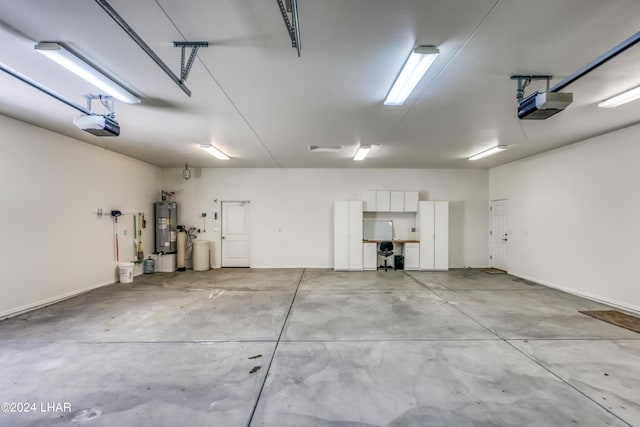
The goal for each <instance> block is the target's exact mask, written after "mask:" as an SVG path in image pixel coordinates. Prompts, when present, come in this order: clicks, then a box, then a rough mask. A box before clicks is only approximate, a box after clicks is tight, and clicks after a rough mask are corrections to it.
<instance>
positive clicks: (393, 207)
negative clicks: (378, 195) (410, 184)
mask: <svg viewBox="0 0 640 427" xmlns="http://www.w3.org/2000/svg"><path fill="white" fill-rule="evenodd" d="M389 211H391V212H404V191H391V192H390V197H389Z"/></svg>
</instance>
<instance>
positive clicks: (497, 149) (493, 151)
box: [469, 145, 509, 160]
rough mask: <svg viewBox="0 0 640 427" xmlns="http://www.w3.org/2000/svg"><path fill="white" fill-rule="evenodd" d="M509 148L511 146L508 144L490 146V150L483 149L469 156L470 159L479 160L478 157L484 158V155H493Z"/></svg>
mask: <svg viewBox="0 0 640 427" xmlns="http://www.w3.org/2000/svg"><path fill="white" fill-rule="evenodd" d="M507 148H509V146H508V145H496V146H495V147H493V148H489V149H488V150H485V151H481V152H480V153H478V154H474V155H473V156H471V157H469V160H478V159H482V158H484V157H487V156H491V155H492V154H496V153H499V152H500V151H504V150H506V149H507Z"/></svg>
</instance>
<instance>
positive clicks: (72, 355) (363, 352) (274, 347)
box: [0, 269, 640, 427]
mask: <svg viewBox="0 0 640 427" xmlns="http://www.w3.org/2000/svg"><path fill="white" fill-rule="evenodd" d="M597 309H607V307H606V306H603V305H601V304H597V303H594V302H591V301H588V300H585V299H581V298H577V297H574V296H571V295H567V294H564V293H562V292H558V291H555V290H551V289H547V288H544V287H542V286H538V285H535V284H532V283H529V282H526V281H523V280H519V279H517V278H514V277H512V276H508V275H491V274H487V273H484V272H480V271H478V270H452V271H450V272H446V273H427V272H404V271H389V272H384V271H379V272H363V273H336V272H333V271H329V270H301V269H299V270H246V269H228V270H212V271H208V272H198V273H194V272H185V273H175V274H168V273H164V274H163V273H157V274H154V275H145V276H140V277H136V278H135V279H134V283H133V284H116V285H113V286H108V287H105V288H101V289H99V290H96V291H94V292H91V293H88V294H84V295H81V296H79V297H76V298H73V299H70V300H67V301H64V302H61V303H58V304H55V305H52V306H49V307H46V308H44V309H41V310H37V311H33V312H31V313H28V314H25V315H22V316H19V317H16V318H12V319H9V320H5V321H2V322H0V403H2V402H9V403H13V405H12V406H13V407H12V408H10V409H14V410H20V411H21V412H20V413H16V412H13V413H0V425H2V426H5V425H7V426H9V425H10V426H23V425H33V426H45V425H46V426H57V425H87V426H116V425H117V426H224V427H230V426H247V425H251V426H279V427H280V426H328V425H330V426H456V427H459V426H554V427H556V426H567V425H582V426H607V425H611V426H627V425H640V334H638V333H634V332H631V331H628V330H625V329H622V328H619V327H616V326H613V325H610V324H608V323H605V322H601V321H599V320H596V319H593V318H591V317H588V316H585V315H582V314H580V313H578V310H597ZM267 373H268V376H267ZM25 403H27V404H28V405H25ZM34 404H35V406H34ZM43 405H44V406H43ZM65 405H66V406H65ZM25 408H26V409H28V410H29V412H25ZM5 409H6V406H4V404H3V411H4V410H5Z"/></svg>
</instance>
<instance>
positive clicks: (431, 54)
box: [384, 46, 440, 105]
mask: <svg viewBox="0 0 640 427" xmlns="http://www.w3.org/2000/svg"><path fill="white" fill-rule="evenodd" d="M439 53H440V51H439V50H438V48H437V47H435V46H418V47H416V48H415V49H413V52H411V55H409V59H407V62H405V63H404V67H402V71H400V75H398V78H397V79H396V81H395V83H394V84H393V86H392V87H391V90H390V91H389V94H388V95H387V99H385V100H384V105H402V104H404V101H406V100H407V98H408V97H409V95H410V94H411V92H413V89H415V87H416V85H417V84H418V82H419V81H420V79H421V78H422V76H424V73H426V72H427V70H428V69H429V67H430V66H431V64H433V61H435V59H436V58H437V57H438V54H439Z"/></svg>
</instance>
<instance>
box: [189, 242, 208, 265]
mask: <svg viewBox="0 0 640 427" xmlns="http://www.w3.org/2000/svg"><path fill="white" fill-rule="evenodd" d="M208 269H209V241H208V240H195V241H194V242H193V271H207V270H208Z"/></svg>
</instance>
